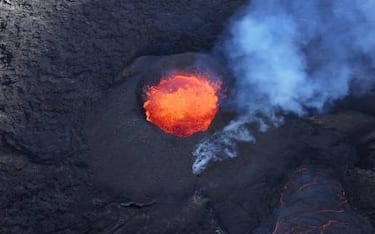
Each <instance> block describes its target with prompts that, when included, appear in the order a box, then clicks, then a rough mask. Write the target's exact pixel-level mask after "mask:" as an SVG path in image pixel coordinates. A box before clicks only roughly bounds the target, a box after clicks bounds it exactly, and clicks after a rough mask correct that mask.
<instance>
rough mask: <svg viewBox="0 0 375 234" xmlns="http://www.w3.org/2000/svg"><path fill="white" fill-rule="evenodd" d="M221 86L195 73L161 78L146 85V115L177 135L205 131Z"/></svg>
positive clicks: (214, 110)
mask: <svg viewBox="0 0 375 234" xmlns="http://www.w3.org/2000/svg"><path fill="white" fill-rule="evenodd" d="M220 86H221V83H220V82H212V81H210V80H209V78H208V77H207V76H204V75H197V74H189V75H185V74H184V75H181V74H177V75H172V76H170V77H166V78H162V79H161V80H160V82H159V84H157V85H155V86H150V87H147V88H146V101H145V103H144V104H143V108H144V109H145V112H146V119H147V121H149V122H151V123H154V124H155V125H157V126H158V127H159V128H161V129H162V130H163V131H165V132H167V133H169V134H172V135H175V136H179V137H188V136H191V135H193V134H194V133H196V132H201V131H206V130H207V129H208V127H209V126H210V124H211V122H212V120H213V118H214V117H215V115H216V112H217V110H218V96H217V92H218V91H219V89H220Z"/></svg>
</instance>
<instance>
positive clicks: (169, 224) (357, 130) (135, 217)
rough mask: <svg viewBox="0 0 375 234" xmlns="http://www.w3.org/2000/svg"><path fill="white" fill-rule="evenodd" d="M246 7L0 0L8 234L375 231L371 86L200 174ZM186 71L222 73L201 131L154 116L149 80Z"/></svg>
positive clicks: (4, 227)
mask: <svg viewBox="0 0 375 234" xmlns="http://www.w3.org/2000/svg"><path fill="white" fill-rule="evenodd" d="M243 4H244V1H225V0H217V1H205V2H202V1H189V2H188V3H187V2H186V1H173V2H172V1H161V2H160V4H159V3H158V4H155V2H153V1H137V2H133V1H117V0H113V1H48V2H46V3H42V2H40V1H37V0H32V1H23V0H8V1H1V0H0V10H1V14H0V33H1V34H0V40H1V41H0V68H1V70H0V81H1V87H2V91H1V93H0V118H1V122H0V130H1V137H2V141H1V147H2V148H1V155H0V183H1V186H0V192H1V195H0V206H1V213H0V232H1V233H374V232H375V230H374V228H373V225H375V212H374V210H375V200H374V197H375V130H374V127H375V106H374V105H373V103H374V101H375V98H374V97H375V92H374V90H372V91H369V92H368V93H367V94H366V95H362V96H349V97H347V98H345V99H344V100H341V101H339V102H338V103H336V106H335V107H334V108H331V109H330V112H329V113H328V114H325V115H311V116H307V117H303V118H297V117H296V116H293V115H291V116H287V117H286V118H285V123H284V124H283V125H281V126H279V127H277V128H271V129H269V130H268V131H267V132H259V131H256V128H255V127H253V126H248V127H249V128H251V129H252V128H254V130H255V131H254V135H255V137H256V139H257V140H256V143H248V142H242V143H239V144H238V154H239V155H238V157H236V158H233V159H230V160H224V161H220V162H215V163H211V164H209V165H208V167H207V168H206V169H205V170H204V171H203V173H201V174H199V175H194V174H193V173H192V164H193V162H194V158H193V156H192V151H193V150H194V149H195V147H196V145H197V144H199V143H200V142H201V141H202V140H204V139H207V138H209V137H210V136H211V135H212V134H214V133H215V132H216V131H218V130H220V129H222V128H224V127H225V126H226V124H227V123H228V122H230V121H231V120H233V119H234V118H235V116H236V112H235V111H234V110H233V109H231V108H230V107H228V106H226V105H229V104H228V103H225V100H226V97H227V96H228V95H231V94H230V90H232V87H233V85H234V84H233V81H232V76H233V74H232V73H231V72H230V71H229V69H228V65H227V64H225V62H223V61H222V60H221V59H220V56H215V55H213V54H210V53H209V52H207V51H208V50H210V49H211V48H212V46H213V43H214V42H215V40H217V37H218V35H219V34H220V33H221V31H222V30H223V27H224V24H225V22H226V21H227V20H228V18H229V17H230V16H231V15H232V14H233V13H234V12H235V11H237V10H238V9H242V8H241V6H243ZM171 42H173V43H171ZM189 51H190V52H189ZM194 51H206V52H207V53H204V52H194ZM176 71H177V72H181V71H182V72H184V73H195V72H199V73H202V74H208V77H210V78H214V79H213V80H212V81H220V82H221V85H222V89H221V91H220V92H221V93H218V97H219V103H218V104H219V106H218V107H219V109H218V111H217V113H216V115H215V118H214V119H213V120H212V123H211V124H210V126H209V127H208V129H207V130H206V131H201V132H198V133H195V134H193V135H191V136H189V137H178V136H174V135H171V134H168V133H165V132H164V131H162V129H160V128H158V127H157V126H155V125H154V124H152V123H150V122H148V121H147V120H146V118H147V116H146V114H145V109H144V103H145V101H146V97H145V88H146V87H149V86H155V85H157V84H158V83H159V82H160V79H162V78H163V77H168V75H169V74H173V73H175V72H176Z"/></svg>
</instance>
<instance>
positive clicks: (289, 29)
mask: <svg viewBox="0 0 375 234" xmlns="http://www.w3.org/2000/svg"><path fill="white" fill-rule="evenodd" d="M374 12H375V1H373V0H332V1H325V0H315V1H300V0H276V1H268V0H254V1H251V4H249V5H248V7H246V8H245V9H244V10H243V11H241V12H239V13H238V14H237V15H236V16H235V17H234V19H233V20H232V22H231V25H230V29H229V32H228V35H227V36H226V39H225V40H224V41H221V42H220V43H219V46H218V47H219V48H220V49H221V50H222V51H223V52H224V55H225V58H226V59H227V61H228V64H229V65H230V68H231V70H232V73H233V75H234V78H235V88H234V92H233V95H232V96H231V97H230V100H229V101H230V102H231V103H233V104H234V107H235V109H236V111H237V112H238V118H237V119H235V120H234V121H232V122H231V123H229V125H228V126H227V127H225V128H224V129H223V130H221V131H219V132H217V133H215V134H214V135H213V136H212V137H210V138H208V139H206V140H204V141H203V142H201V143H200V144H199V145H198V146H197V147H196V149H195V151H194V152H193V155H194V157H195V163H194V164H193V172H194V173H200V172H202V170H204V169H205V167H206V166H207V164H208V163H209V162H211V161H219V160H223V159H225V158H232V157H236V156H237V150H236V148H237V147H236V145H237V143H238V142H240V141H245V142H255V139H254V137H252V134H251V133H250V132H249V130H248V128H247V125H248V124H251V123H255V124H257V125H258V126H259V128H260V130H266V129H267V128H268V127H269V126H278V125H279V124H281V123H282V120H283V118H282V115H283V114H285V113H292V114H296V115H298V116H303V115H305V114H307V113H308V112H310V111H315V112H322V111H324V110H325V109H326V107H327V106H329V105H330V104H332V102H333V101H335V100H337V99H340V98H343V97H345V96H346V95H348V94H351V93H362V92H366V91H368V90H369V89H370V88H371V87H373V85H374V83H375V79H374V77H373V74H375V73H374V67H375V14H374Z"/></svg>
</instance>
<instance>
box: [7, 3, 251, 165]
mask: <svg viewBox="0 0 375 234" xmlns="http://www.w3.org/2000/svg"><path fill="white" fill-rule="evenodd" d="M243 2H244V1H243V0H236V1H226V0H213V1H189V2H186V1H159V2H158V3H157V4H155V1H150V0H145V1H122V0H109V1H101V0H94V1H57V0H52V1H43V2H42V1H37V0H27V1H26V0H11V1H0V12H1V14H0V84H1V92H0V134H1V136H2V140H3V146H7V147H10V148H13V149H16V150H18V151H21V152H24V153H27V154H28V156H29V157H32V158H33V159H34V160H38V161H43V162H46V161H51V160H55V159H57V158H61V157H65V156H67V155H70V154H72V153H76V152H77V151H79V150H81V149H82V138H81V135H80V129H81V128H80V126H82V121H83V117H82V116H83V115H84V114H85V111H86V110H87V109H88V108H89V107H90V104H91V103H92V101H93V100H97V99H98V98H99V97H100V96H101V93H102V92H103V91H104V90H106V89H108V88H109V87H110V86H111V85H112V84H113V83H114V81H115V80H116V77H117V75H118V74H119V73H120V72H121V70H122V68H123V67H124V66H125V65H127V64H128V63H130V62H131V60H132V59H134V58H135V57H137V56H140V55H144V54H155V55H161V54H171V53H177V52H184V51H190V50H202V49H208V48H209V47H211V46H212V44H213V42H214V41H215V39H216V36H217V35H218V34H219V33H220V32H221V31H222V25H223V23H224V22H225V21H226V19H227V18H228V17H229V16H230V15H231V14H232V13H233V12H234V11H235V10H236V8H237V7H238V6H240V5H241V4H242V3H243Z"/></svg>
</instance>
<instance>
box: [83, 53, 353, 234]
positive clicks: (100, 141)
mask: <svg viewBox="0 0 375 234" xmlns="http://www.w3.org/2000/svg"><path fill="white" fill-rule="evenodd" d="M204 57H206V55H205V56H204V55H201V54H192V53H185V54H178V55H171V56H160V57H158V56H147V57H142V58H139V59H137V60H136V61H135V63H134V64H132V65H130V66H129V67H128V68H126V69H125V70H124V73H123V75H124V78H123V80H124V82H123V83H122V84H121V85H118V87H116V88H115V89H112V90H111V91H110V92H108V93H107V95H105V96H103V99H102V100H101V101H100V102H98V103H97V105H96V107H95V108H94V111H93V112H92V113H90V115H89V118H88V121H87V125H86V130H85V133H86V137H87V139H88V147H89V149H90V156H89V157H88V158H87V162H88V164H89V165H91V166H92V168H93V169H94V176H95V178H96V181H97V183H98V184H99V185H101V186H105V187H108V188H111V189H113V190H114V191H117V192H118V193H121V194H123V195H124V196H126V197H128V198H130V199H131V200H140V201H142V200H157V201H159V202H161V203H162V204H164V203H165V204H168V203H175V202H177V201H180V200H186V199H188V198H189V197H191V196H193V194H195V193H196V192H199V193H200V194H202V196H203V197H206V198H207V199H208V200H209V206H210V207H211V209H212V210H213V212H214V214H215V217H216V219H217V223H219V224H220V225H221V227H222V228H223V229H224V230H226V231H228V232H229V233H245V232H248V231H249V230H255V228H256V227H257V226H258V225H259V223H260V222H261V221H262V220H264V219H266V218H268V217H270V216H271V214H272V211H273V209H274V208H275V207H276V206H277V201H278V200H279V196H280V191H281V188H280V184H281V183H282V182H283V180H284V178H285V177H286V176H287V175H288V174H289V173H291V172H292V171H294V170H295V168H298V167H299V166H300V165H301V164H302V163H304V162H317V163H318V164H319V165H322V166H325V167H329V168H331V169H332V170H333V171H335V172H336V173H337V174H339V175H341V174H343V173H345V171H346V170H347V168H350V167H352V165H355V164H356V163H357V162H358V155H357V152H356V150H355V147H354V146H353V145H352V144H351V142H350V140H349V138H348V137H347V136H345V134H343V133H340V132H339V131H338V130H336V129H329V128H324V127H322V126H321V125H317V124H315V123H314V122H311V121H309V120H297V119H293V118H289V119H287V120H286V123H285V124H284V125H283V126H281V127H279V128H274V129H270V130H269V131H268V132H266V133H256V132H255V135H256V138H257V143H256V144H240V146H239V157H237V158H235V159H232V160H228V161H224V162H220V163H216V164H213V165H211V166H210V167H209V168H208V169H207V170H206V171H205V172H204V173H203V174H202V175H200V176H199V177H196V176H194V175H193V174H192V169H191V166H192V162H193V158H192V154H191V152H192V151H193V150H194V147H195V145H196V144H197V143H199V141H200V140H201V139H203V138H204V137H206V136H208V135H209V134H212V133H213V132H214V131H216V130H218V129H220V128H222V127H223V126H224V125H225V124H226V123H227V122H228V121H229V119H228V118H227V117H225V115H228V114H227V113H225V111H220V112H219V113H218V115H217V117H216V118H215V120H214V123H213V125H212V126H211V127H210V129H209V131H208V132H204V133H199V134H196V135H194V136H193V137H190V138H178V137H174V136H170V135H167V134H165V133H164V132H162V131H161V130H160V129H158V128H157V127H156V126H154V125H153V124H151V123H148V122H147V121H146V120H145V116H144V113H143V110H142V107H141V103H140V102H139V100H137V96H138V95H139V89H136V87H137V86H141V87H142V86H143V85H144V84H148V82H151V83H152V82H153V79H155V77H152V76H153V75H154V74H155V75H156V76H157V77H160V74H163V72H166V71H168V70H170V69H172V70H173V69H174V68H178V69H182V70H183V68H184V67H187V68H191V66H192V64H196V63H195V60H198V61H202V59H201V58H204ZM207 58H209V57H207ZM211 59H212V58H211ZM203 60H204V59H203ZM210 61H211V60H210ZM213 61H214V60H213ZM212 63H213V64H215V62H212ZM161 64H162V65H161ZM150 76H151V77H150ZM224 79H225V78H224ZM137 90H138V91H137ZM229 116H230V114H229ZM171 175H173V176H171ZM162 207H164V205H162ZM165 209H167V210H168V208H165Z"/></svg>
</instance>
